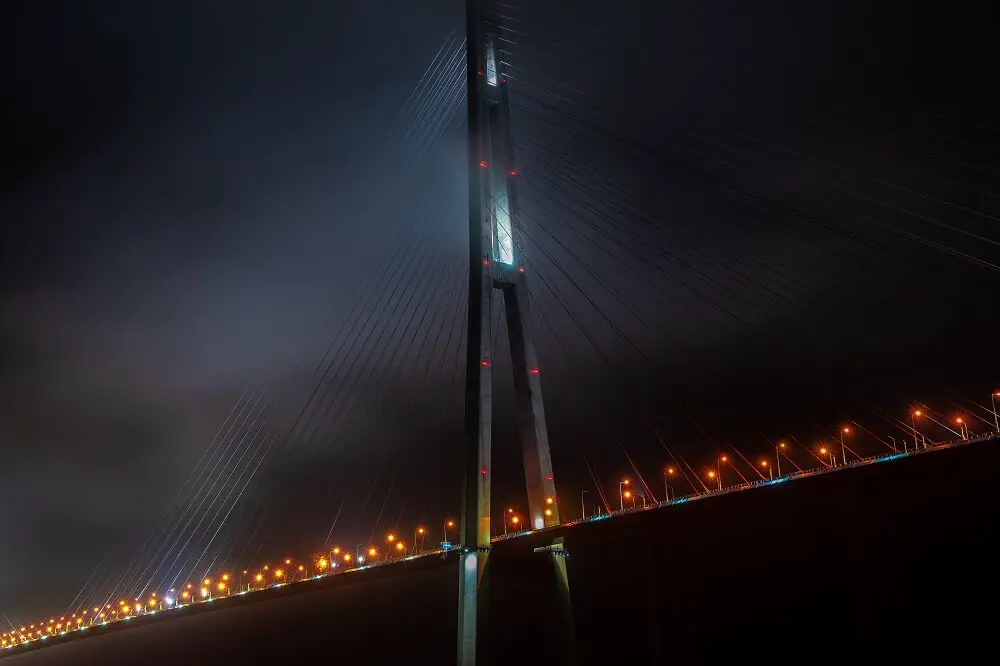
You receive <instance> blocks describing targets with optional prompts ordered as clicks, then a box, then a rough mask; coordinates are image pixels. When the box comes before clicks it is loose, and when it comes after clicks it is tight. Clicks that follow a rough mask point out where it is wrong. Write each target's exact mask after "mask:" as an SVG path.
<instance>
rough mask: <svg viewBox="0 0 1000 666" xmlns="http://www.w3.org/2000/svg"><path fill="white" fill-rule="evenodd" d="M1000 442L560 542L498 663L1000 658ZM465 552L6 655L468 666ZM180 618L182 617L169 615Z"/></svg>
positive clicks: (638, 518)
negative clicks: (567, 591) (995, 623)
mask: <svg viewBox="0 0 1000 666" xmlns="http://www.w3.org/2000/svg"><path fill="white" fill-rule="evenodd" d="M998 444H1000V442H997V441H993V442H986V443H982V444H972V445H969V446H963V447H957V448H954V449H950V450H943V451H937V452H932V453H928V454H926V455H919V456H915V457H912V458H904V459H900V460H895V461H892V462H888V463H883V464H877V465H871V466H867V467H862V468H858V469H855V470H848V471H843V472H838V473H834V474H828V475H821V476H817V477H813V478H809V479H802V480H799V481H794V482H788V483H783V484H779V485H774V486H769V487H765V488H758V489H754V490H751V491H747V492H739V493H733V494H730V495H725V496H720V497H714V498H709V499H706V500H702V501H697V502H691V503H687V504H682V505H677V506H673V507H669V508H664V509H659V510H655V511H647V512H641V513H636V514H631V515H626V516H621V517H616V518H613V519H608V520H604V521H600V522H595V523H589V524H585V525H578V526H572V527H568V528H565V529H560V530H559V531H560V532H561V533H562V535H563V536H564V537H565V542H566V548H567V550H568V551H569V553H570V558H569V574H570V581H571V585H572V600H573V621H572V622H571V623H570V625H571V626H569V627H567V626H565V623H563V622H562V615H561V614H560V613H561V611H560V605H559V602H558V596H557V595H556V593H555V590H554V584H553V580H554V575H553V572H552V565H551V562H550V560H549V556H548V555H545V554H541V553H536V552H534V549H535V548H536V547H541V546H545V545H547V543H548V542H549V541H550V540H551V536H552V535H551V534H539V535H531V536H527V537H521V538H518V539H513V540H510V541H506V542H502V543H498V544H496V545H495V547H494V553H493V555H492V557H491V560H490V568H491V569H490V571H491V579H490V580H491V582H490V585H489V588H488V591H487V592H488V599H489V613H488V617H489V630H488V633H487V635H486V636H485V644H486V646H487V651H488V654H489V657H490V662H491V663H494V664H534V663H553V660H555V663H567V661H566V659H565V657H564V654H565V652H566V649H567V647H566V646H567V641H568V640H572V642H573V645H574V646H575V652H576V654H577V656H578V658H579V661H580V663H584V664H595V665H601V666H604V665H607V664H650V663H663V664H718V663H726V662H734V661H737V660H739V661H745V660H747V659H752V660H753V661H755V662H759V663H772V664H773V663H776V662H777V663H789V664H791V663H796V664H801V663H816V662H819V663H838V662H839V663H882V664H884V663H916V662H921V663H923V662H927V661H929V660H933V659H934V658H935V657H938V658H941V659H947V660H948V661H956V662H960V661H965V660H966V658H971V656H972V655H974V654H989V653H990V651H989V650H990V648H991V647H992V646H991V642H992V635H991V626H990V625H989V622H990V619H991V616H992V613H991V612H990V608H991V607H992V603H993V600H994V599H995V597H996V592H997V587H998V586H997V583H996V582H995V580H996V579H997V576H996V573H995V569H994V564H995V562H996V561H997V555H998V553H1000V546H998V545H997V543H996V539H995V537H994V535H993V529H994V527H993V523H994V520H995V516H996V515H997V509H998V501H997V493H996V491H995V490H994V489H993V488H994V485H993V479H994V478H996V474H997V470H998V469H1000V465H998V463H1000V446H998ZM457 582H458V573H457V557H455V556H454V555H451V556H450V557H447V558H445V557H435V558H427V559H423V560H414V561H411V562H406V563H402V564H400V565H394V566H392V567H383V568H380V569H372V570H367V571H362V572H357V573H356V574H350V575H343V576H337V577H332V578H330V579H328V580H323V581H315V582H311V583H307V584H302V585H292V586H287V587H285V588H281V589H279V590H273V591H270V592H268V593H264V594H260V595H248V596H246V597H242V598H237V599H233V600H223V601H218V602H215V603H213V604H205V605H203V606H202V607H200V608H198V609H197V611H196V612H189V611H184V612H182V613H180V616H177V615H176V614H173V613H166V614H164V613H160V614H158V615H157V616H155V617H153V618H148V619H145V618H144V619H138V620H135V621H134V625H135V626H128V627H127V628H125V629H120V630H117V629H116V630H114V631H105V632H104V634H103V635H102V634H101V631H100V630H98V631H93V632H92V633H91V635H88V636H86V637H85V638H79V639H74V640H71V641H66V642H64V643H62V644H51V642H50V644H49V645H46V646H44V647H41V648H39V649H35V650H28V651H25V652H23V653H21V652H20V651H6V652H5V653H3V656H4V657H6V658H7V659H9V661H4V666H6V665H7V664H8V663H9V664H11V666H48V665H50V664H102V665H109V664H112V665H113V664H130V665H138V664H142V665H143V666H149V665H152V664H171V665H175V666H176V665H178V664H182V665H183V666H192V665H194V664H213V665H217V664H237V663H249V664H256V663H262V664H306V663H315V662H316V660H318V659H321V660H324V661H326V662H331V663H342V664H351V665H352V666H353V665H359V664H400V663H407V664H414V663H415V664H451V663H454V659H455V646H456V628H457V620H456V608H457V606H456V604H457V594H458V589H457V587H458V586H457ZM170 615H174V617H168V616H170Z"/></svg>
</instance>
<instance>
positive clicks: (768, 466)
mask: <svg viewBox="0 0 1000 666" xmlns="http://www.w3.org/2000/svg"><path fill="white" fill-rule="evenodd" d="M760 466H761V467H763V468H764V469H766V470H767V473H768V474H769V475H770V477H771V480H772V481H773V480H774V468H772V467H771V466H770V465H768V464H767V461H766V460H761V461H760Z"/></svg>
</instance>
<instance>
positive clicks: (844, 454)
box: [840, 426, 851, 465]
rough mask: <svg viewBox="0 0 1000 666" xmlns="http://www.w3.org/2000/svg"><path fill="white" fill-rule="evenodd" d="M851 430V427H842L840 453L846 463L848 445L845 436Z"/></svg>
mask: <svg viewBox="0 0 1000 666" xmlns="http://www.w3.org/2000/svg"><path fill="white" fill-rule="evenodd" d="M849 432H851V429H850V428H848V427H847V426H844V427H843V428H841V429H840V455H841V458H842V460H843V461H844V464H845V465H846V464H847V446H846V445H845V444H844V436H845V435H847V434H848V433H849Z"/></svg>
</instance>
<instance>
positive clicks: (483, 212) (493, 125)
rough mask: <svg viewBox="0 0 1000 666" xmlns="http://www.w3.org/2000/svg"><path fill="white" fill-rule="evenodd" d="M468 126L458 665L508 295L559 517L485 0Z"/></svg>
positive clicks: (470, 622)
mask: <svg viewBox="0 0 1000 666" xmlns="http://www.w3.org/2000/svg"><path fill="white" fill-rule="evenodd" d="M466 14H467V15H466V21H467V31H468V42H467V61H468V130H469V326H468V357H467V360H466V394H465V424H466V441H467V449H466V454H465V456H466V457H465V475H464V476H465V487H464V504H463V515H462V530H463V532H462V533H463V539H462V541H463V547H464V550H463V553H462V558H463V559H462V565H461V566H462V578H461V585H460V594H461V601H460V616H459V641H460V645H459V656H460V663H461V664H463V666H464V665H465V664H469V665H471V664H474V663H475V652H476V650H475V645H476V617H477V616H478V613H477V610H476V609H477V604H478V603H479V602H478V598H479V587H480V585H481V584H482V582H483V575H484V573H485V571H486V561H487V557H488V554H489V547H490V536H491V529H490V484H491V474H492V465H491V455H490V453H491V430H492V413H493V389H492V387H493V358H492V351H493V350H492V348H491V340H490V319H491V317H490V314H491V312H492V303H493V299H494V298H498V297H500V298H503V302H504V305H505V309H506V312H507V319H506V321H507V332H508V337H509V339H510V355H511V359H512V361H513V369H514V388H515V391H516V394H517V401H516V406H517V421H518V430H519V433H520V438H521V451H522V454H523V457H524V475H525V480H526V482H527V490H528V511H529V521H530V527H531V528H532V529H540V528H542V527H546V526H549V525H556V524H558V523H559V503H558V496H557V495H556V490H555V482H554V481H553V476H552V460H551V457H550V455H549V440H548V432H547V429H546V425H545V409H544V406H543V404H542V385H541V377H540V372H539V367H538V361H537V358H536V355H535V348H534V345H533V344H532V341H531V337H530V335H529V332H528V313H529V304H528V289H527V285H526V283H525V279H526V276H525V272H524V265H523V264H522V263H521V261H520V246H521V243H520V239H519V238H518V229H519V217H518V203H517V178H518V174H517V168H516V164H515V161H514V155H513V151H512V148H511V139H510V110H509V106H508V99H507V79H506V76H505V74H504V68H503V65H502V63H501V61H500V50H499V44H500V34H499V32H500V31H499V29H498V28H497V27H496V26H495V25H494V24H493V23H492V22H486V21H484V20H483V18H484V9H483V7H482V0H467V3H466Z"/></svg>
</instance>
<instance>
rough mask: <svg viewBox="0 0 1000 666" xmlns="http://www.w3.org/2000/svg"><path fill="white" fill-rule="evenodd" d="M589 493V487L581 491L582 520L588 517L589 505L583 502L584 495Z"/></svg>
mask: <svg viewBox="0 0 1000 666" xmlns="http://www.w3.org/2000/svg"><path fill="white" fill-rule="evenodd" d="M586 494H587V489H586V488H584V489H583V490H581V491H580V520H586V519H587V506H586V505H585V504H584V503H583V496H584V495H586Z"/></svg>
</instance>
